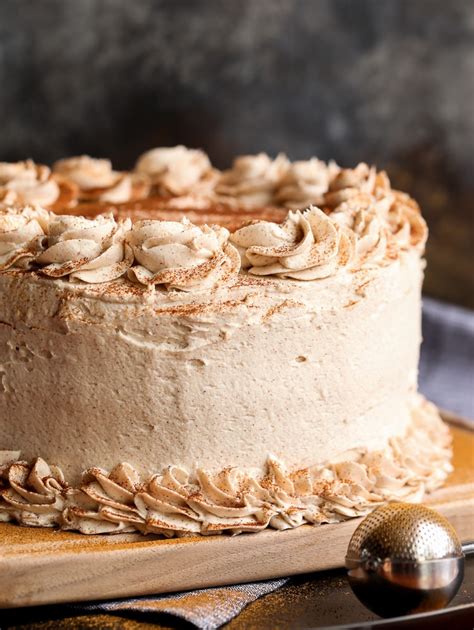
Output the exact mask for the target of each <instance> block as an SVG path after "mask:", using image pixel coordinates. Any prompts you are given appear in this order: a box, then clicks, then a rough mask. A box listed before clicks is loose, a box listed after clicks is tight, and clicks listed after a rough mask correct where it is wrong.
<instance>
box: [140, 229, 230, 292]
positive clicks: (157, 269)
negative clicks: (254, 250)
mask: <svg viewBox="0 0 474 630" xmlns="http://www.w3.org/2000/svg"><path fill="white" fill-rule="evenodd" d="M228 237H229V232H228V231H227V230H226V229H225V228H222V227H218V226H211V227H209V226H207V225H204V226H197V225H193V224H192V223H190V222H189V221H188V220H186V219H183V220H182V221H181V222H178V221H151V220H146V221H139V222H138V223H136V224H135V225H134V226H133V229H132V230H131V232H130V234H129V235H128V242H129V243H130V245H131V247H132V249H133V253H134V255H135V260H136V262H138V263H139V264H137V265H134V266H133V267H132V268H131V269H130V270H129V272H128V277H129V278H130V279H131V280H134V281H136V282H139V283H140V284H145V285H155V284H162V285H165V286H166V287H167V288H168V289H180V290H182V291H195V290H203V289H209V288H213V287H216V286H219V285H223V284H228V283H229V282H231V281H232V280H233V279H234V278H235V277H236V275H237V274H238V272H239V268H240V258H239V254H238V252H237V250H236V249H235V248H234V247H233V246H232V245H231V244H230V243H229V242H228Z"/></svg>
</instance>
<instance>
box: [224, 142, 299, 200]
mask: <svg viewBox="0 0 474 630" xmlns="http://www.w3.org/2000/svg"><path fill="white" fill-rule="evenodd" d="M289 166H290V162H289V161H288V159H287V157H286V156H285V155H283V154H280V155H278V156H277V157H276V158H275V159H274V160H272V159H271V158H270V157H269V156H268V155H267V154H266V153H258V154H257V155H242V156H240V157H238V158H236V159H235V160H234V163H233V165H232V168H231V169H229V170H228V171H224V172H223V173H222V175H221V177H220V179H219V181H218V183H217V186H216V195H217V198H218V199H219V200H220V201H223V202H224V203H227V204H229V205H242V206H250V207H253V206H255V207H258V206H261V207H262V206H268V205H272V204H273V203H274V197H275V191H276V189H277V187H278V185H279V183H280V181H281V179H282V178H283V177H284V175H285V174H286V173H287V171H288V168H289Z"/></svg>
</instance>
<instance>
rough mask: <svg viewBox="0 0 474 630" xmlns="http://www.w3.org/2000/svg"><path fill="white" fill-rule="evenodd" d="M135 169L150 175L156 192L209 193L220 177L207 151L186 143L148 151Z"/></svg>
mask: <svg viewBox="0 0 474 630" xmlns="http://www.w3.org/2000/svg"><path fill="white" fill-rule="evenodd" d="M135 171H136V172H137V173H142V174H145V175H146V176H148V177H149V178H150V179H151V182H152V183H153V185H154V187H155V191H156V192H158V193H159V194H162V195H176V196H179V195H188V194H189V193H193V194H195V195H196V196H200V195H206V194H209V193H210V192H211V190H212V188H213V186H214V183H215V179H216V171H215V169H213V168H212V166H211V163H210V161H209V158H208V157H207V155H206V154H205V153H204V151H201V150H199V149H188V148H186V147H184V146H182V145H178V146H176V147H160V148H156V149H151V150H150V151H147V152H146V153H144V154H143V155H141V156H140V157H139V159H138V161H137V163H136V166H135Z"/></svg>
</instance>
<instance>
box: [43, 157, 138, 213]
mask: <svg viewBox="0 0 474 630" xmlns="http://www.w3.org/2000/svg"><path fill="white" fill-rule="evenodd" d="M53 168H54V171H55V173H59V174H61V175H62V176H64V177H65V178H67V179H68V180H70V181H72V182H74V184H75V185H76V186H78V188H79V191H80V192H79V197H80V199H81V200H82V201H103V202H108V203H125V202H127V201H134V200H136V199H141V198H143V197H145V196H146V195H147V194H148V191H149V189H150V185H149V181H148V178H147V177H146V176H144V175H140V174H136V173H127V172H119V171H115V170H113V168H112V163H111V161H110V160H105V159H98V158H92V157H89V156H88V155H80V156H77V157H70V158H66V159H64V160H59V161H58V162H56V163H55V164H54V166H53Z"/></svg>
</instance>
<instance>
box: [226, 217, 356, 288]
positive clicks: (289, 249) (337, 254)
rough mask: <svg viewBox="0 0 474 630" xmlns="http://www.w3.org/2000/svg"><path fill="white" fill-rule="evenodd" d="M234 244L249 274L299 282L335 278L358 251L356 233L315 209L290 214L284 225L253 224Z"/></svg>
mask: <svg viewBox="0 0 474 630" xmlns="http://www.w3.org/2000/svg"><path fill="white" fill-rule="evenodd" d="M231 241H232V243H234V244H235V245H236V246H237V247H238V249H239V252H240V254H241V259H242V266H243V267H244V268H248V270H249V273H251V274H254V275H257V276H267V275H277V276H281V277H283V278H293V279H296V280H316V279H318V278H327V277H328V276H331V275H333V274H334V273H335V272H336V271H337V269H338V268H340V267H345V266H347V265H348V264H349V263H350V262H351V260H352V258H353V254H354V247H355V239H354V236H353V233H352V232H350V231H349V230H347V229H345V228H344V227H340V226H339V225H338V224H336V223H334V222H333V221H332V220H331V219H330V217H328V216H327V215H326V214H325V213H324V212H322V211H321V210H320V209H319V208H316V207H314V206H311V207H310V208H309V209H308V210H305V211H304V212H300V211H296V212H289V214H288V218H287V219H286V221H285V222H284V223H283V224H281V225H279V224H277V223H270V222H268V221H256V222H253V223H250V224H249V225H246V226H244V227H242V228H241V229H239V230H237V231H236V232H234V233H233V234H232V236H231Z"/></svg>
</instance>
